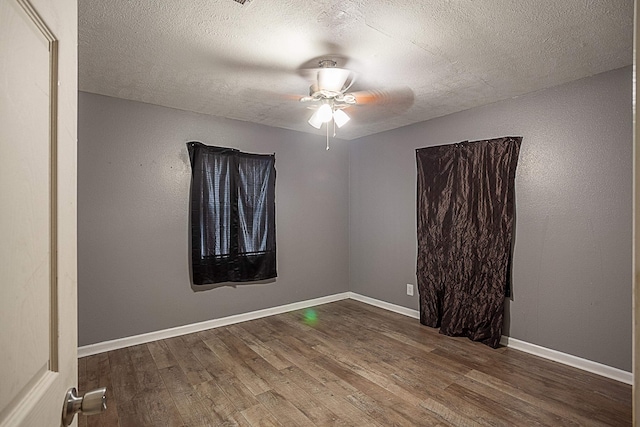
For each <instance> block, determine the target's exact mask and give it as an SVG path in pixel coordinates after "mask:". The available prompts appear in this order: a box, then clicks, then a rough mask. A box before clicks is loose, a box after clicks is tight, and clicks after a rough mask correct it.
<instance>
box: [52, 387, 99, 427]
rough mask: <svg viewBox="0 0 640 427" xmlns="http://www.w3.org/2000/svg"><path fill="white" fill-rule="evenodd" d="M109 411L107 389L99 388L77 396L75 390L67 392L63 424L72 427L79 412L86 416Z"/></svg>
mask: <svg viewBox="0 0 640 427" xmlns="http://www.w3.org/2000/svg"><path fill="white" fill-rule="evenodd" d="M105 409H107V388H106V387H102V388H97V389H95V390H91V391H88V392H86V393H85V394H83V395H82V396H78V395H77V391H76V389H75V387H74V388H70V389H69V390H67V396H66V398H65V402H64V408H63V409H62V423H63V425H64V426H68V425H71V422H72V421H73V417H74V415H75V414H77V413H78V412H81V413H83V414H84V415H94V414H99V413H100V412H103V411H104V410H105Z"/></svg>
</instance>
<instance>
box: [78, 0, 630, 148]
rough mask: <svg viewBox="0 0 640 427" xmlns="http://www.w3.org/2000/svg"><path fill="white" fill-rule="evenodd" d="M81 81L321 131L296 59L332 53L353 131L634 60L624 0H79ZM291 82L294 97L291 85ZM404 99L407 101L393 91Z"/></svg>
mask: <svg viewBox="0 0 640 427" xmlns="http://www.w3.org/2000/svg"><path fill="white" fill-rule="evenodd" d="M78 8H79V80H80V81H79V87H80V90H83V91H87V92H93V93H98V94H102V95H108V96H114V97H118V98H124V99H131V100H135V101H142V102H147V103H152V104H157V105H163V106H167V107H173V108H178V109H183V110H189V111H195V112H200V113H206V114H212V115H216V116H222V117H228V118H233V119H238V120H243V121H248V122H255V123H261V124H265V125H269V126H276V127H281V128H285V129H293V130H297V131H302V132H310V133H317V134H319V135H324V131H323V130H319V131H318V130H316V129H314V128H312V127H311V126H309V124H307V119H308V118H309V116H310V115H311V113H312V111H311V110H309V109H307V106H306V105H305V104H303V103H300V102H298V101H297V100H296V99H297V98H296V96H298V97H299V96H303V95H307V94H308V87H309V82H308V81H306V80H305V79H304V78H303V77H302V76H301V74H300V72H299V71H298V70H299V68H300V67H301V66H302V65H303V64H305V63H308V62H309V61H310V60H311V59H313V58H318V57H323V56H325V55H339V56H340V57H346V58H349V61H348V62H347V64H346V66H347V67H349V68H351V69H353V70H355V71H357V72H358V79H357V81H356V84H355V85H354V88H355V89H385V90H388V91H390V92H392V93H396V92H395V91H396V90H398V91H400V90H404V92H398V93H406V92H408V91H411V92H412V93H413V100H412V102H404V103H401V104H396V103H388V104H386V105H385V104H382V105H366V106H353V107H350V108H349V109H347V110H346V112H347V113H349V114H350V115H352V117H353V119H352V120H351V121H350V122H349V123H347V124H346V125H345V126H344V127H343V128H341V129H339V130H338V135H337V137H338V138H343V139H353V138H358V137H362V136H366V135H370V134H374V133H377V132H382V131H385V130H389V129H394V128H397V127H400V126H404V125H408V124H411V123H416V122H421V121H424V120H428V119H431V118H434V117H439V116H442V115H445V114H449V113H452V112H456V111H461V110H465V109H468V108H471V107H475V106H478V105H483V104H488V103H491V102H495V101H498V100H502V99H506V98H511V97H514V96H518V95H521V94H524V93H527V92H531V91H535V90H539V89H543V88H546V87H550V86H554V85H557V84H561V83H564V82H567V81H571V80H575V79H579V78H582V77H586V76H590V75H593V74H597V73H601V72H604V71H608V70H612V69H615V68H620V67H623V66H626V65H630V64H631V63H632V35H633V0H608V1H604V0H533V1H528V2H523V1H519V0H484V1H481V0H430V1H426V0H425V1H408V0H371V1H366V0H253V1H251V2H248V3H245V4H244V5H242V4H240V3H237V2H235V1H234V0H179V1H173V0H172V1H167V0H109V1H104V0H79V4H78ZM293 95H295V96H293ZM405 101H406V100H405Z"/></svg>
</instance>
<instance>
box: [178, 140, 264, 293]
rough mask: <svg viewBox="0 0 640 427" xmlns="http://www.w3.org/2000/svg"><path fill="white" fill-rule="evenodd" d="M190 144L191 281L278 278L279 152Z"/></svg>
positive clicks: (242, 280)
mask: <svg viewBox="0 0 640 427" xmlns="http://www.w3.org/2000/svg"><path fill="white" fill-rule="evenodd" d="M187 148H188V150H189V158H190V159H191V173H192V175H191V176H192V180H191V261H192V262H191V263H192V270H193V284H194V285H206V284H212V283H220V282H248V281H256V280H264V279H271V278H274V277H276V276H277V271H276V215H275V214H276V208H275V187H276V170H275V155H265V154H250V153H243V152H241V151H238V150H235V149H232V148H224V147H212V146H207V145H204V144H202V143H200V142H189V143H187Z"/></svg>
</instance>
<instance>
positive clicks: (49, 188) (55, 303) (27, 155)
mask: <svg viewBox="0 0 640 427" xmlns="http://www.w3.org/2000/svg"><path fill="white" fill-rule="evenodd" d="M76 52H77V4H76V0H55V1H50V0H0V426H2V427H4V426H7V427H8V426H11V427H15V426H29V427H32V426H33V427H41V426H59V425H60V424H61V414H62V407H63V402H64V400H65V393H66V391H67V389H68V388H70V387H74V386H75V385H76V382H77V359H76V348H77V339H76V336H77V327H76V322H77V320H76V311H77V310H76V139H77V125H76V123H77V107H76V105H77V53H76Z"/></svg>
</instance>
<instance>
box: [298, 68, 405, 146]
mask: <svg viewBox="0 0 640 427" xmlns="http://www.w3.org/2000/svg"><path fill="white" fill-rule="evenodd" d="M312 61H315V60H312ZM307 64H309V62H307ZM309 65H317V66H315V67H313V66H311V67H309V66H307V67H304V66H303V67H301V68H299V71H300V73H301V75H303V76H304V77H307V78H308V79H309V80H310V81H311V86H310V87H309V95H307V96H303V97H300V98H298V99H299V101H300V102H303V103H311V104H312V105H311V106H310V107H309V108H312V109H315V112H314V113H313V114H312V115H311V117H310V118H309V121H308V122H309V124H310V125H311V126H313V127H314V128H316V129H320V128H321V127H322V125H323V124H325V123H326V124H327V150H328V149H329V126H330V125H331V124H333V136H335V135H336V127H337V128H341V127H342V126H344V125H345V124H346V123H347V122H348V121H349V120H350V119H351V117H350V116H349V114H347V113H346V112H345V111H344V110H345V109H347V108H349V107H351V106H361V105H367V104H368V105H371V104H375V105H384V106H386V107H389V111H388V112H389V113H391V110H392V109H393V108H391V107H394V108H397V107H398V106H401V107H406V108H408V107H409V106H410V105H411V104H413V92H412V91H411V90H410V89H409V88H401V89H396V90H384V89H375V90H365V91H353V92H350V91H349V89H351V88H352V86H353V84H354V82H355V81H356V73H355V72H354V71H352V70H349V69H347V68H343V67H340V66H338V63H337V61H336V60H335V59H333V58H321V59H318V60H317V62H316V63H315V64H309Z"/></svg>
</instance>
